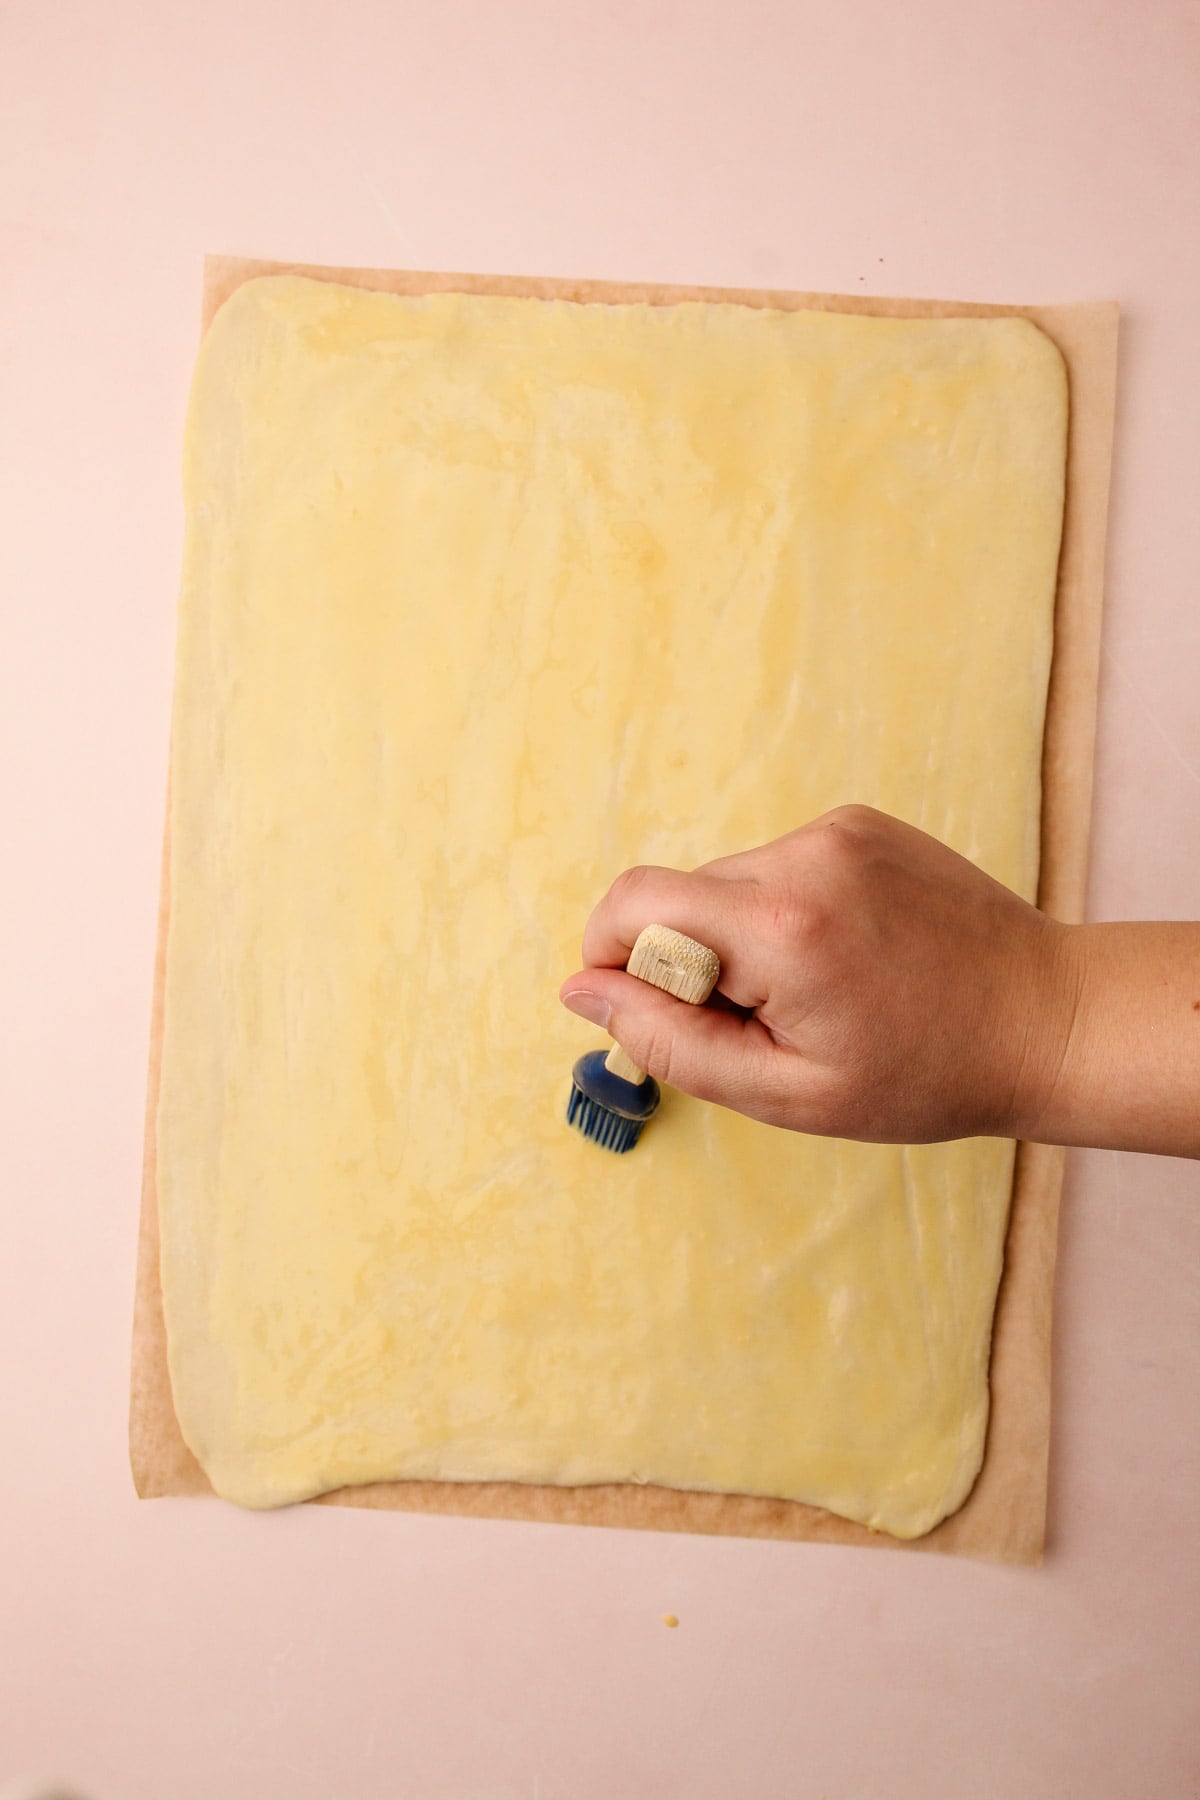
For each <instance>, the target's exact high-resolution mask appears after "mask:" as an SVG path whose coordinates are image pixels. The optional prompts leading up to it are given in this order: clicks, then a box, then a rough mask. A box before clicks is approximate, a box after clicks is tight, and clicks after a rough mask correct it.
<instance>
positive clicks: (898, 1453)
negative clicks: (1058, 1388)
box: [157, 277, 1066, 1537]
mask: <svg viewBox="0 0 1200 1800" xmlns="http://www.w3.org/2000/svg"><path fill="white" fill-rule="evenodd" d="M1065 432H1066V381H1065V372H1064V368H1063V364H1062V361H1061V358H1060V357H1059V354H1058V352H1057V351H1056V350H1055V349H1054V348H1053V346H1052V345H1051V343H1050V342H1049V340H1048V339H1047V338H1045V337H1044V336H1043V335H1042V334H1041V333H1039V332H1038V330H1037V329H1036V328H1035V327H1033V326H1032V325H1030V324H1028V323H1026V322H1024V321H1021V320H1016V319H1013V320H1009V319H988V320H920V321H904V320H894V319H876V318H863V317H848V316H845V315H834V314H820V313H812V312H809V313H792V314H788V313H783V312H768V311H756V310H753V309H750V308H743V307H739V306H725V305H710V304H686V305H680V306H671V307H663V308H654V307H646V306H594V305H592V306H579V305H573V304H570V303H566V302H548V301H538V300H525V299H500V298H482V297H466V296H456V295H441V296H436V297H430V298H424V299H411V298H397V297H394V296H390V295H375V294H368V293H365V292H361V291H358V290H352V289H349V288H342V287H337V286H334V285H331V284H326V283H320V282H313V281H307V280H303V279H300V278H293V277H269V278H264V279H260V280H257V281H253V282H251V283H249V284H248V285H246V286H245V287H243V288H241V289H240V290H239V291H238V292H237V293H236V294H235V295H234V297H233V298H232V299H231V300H230V301H229V302H228V303H227V304H226V305H225V306H224V307H223V308H222V310H221V312H220V313H219V314H218V316H217V318H216V320H215V322H214V324H213V326H212V328H211V330H210V332H209V334H208V336H207V338H206V340H205V343H204V345H203V347H202V350H201V354H200V360H199V364H198V368H197V374H196V379H195V384H194V388H193V394H192V402H191V410H190V415H189V422H188V428H187V443H186V498H187V510H188V534H187V547H186V556H185V571H184V581H183V593H182V600H181V608H180V637H179V652H178V667H177V678H176V701H175V715H174V732H173V750H172V850H171V916H170V935H169V944H168V966H167V994H166V1029H165V1038H164V1046H163V1066H162V1088H161V1100H160V1108H159V1161H158V1171H157V1174H158V1193H159V1207H160V1222H161V1231H162V1277H163V1292H164V1304H165V1314H166V1323H167V1332H168V1344H169V1357H170V1368H171V1377H172V1386H173V1391H174V1396H175V1404H176V1410H177V1412H178V1415H179V1419H180V1423H181V1425H182V1428H183V1431H184V1434H185V1436H186V1438H187V1441H188V1443H189V1445H190V1446H191V1448H192V1449H193V1451H194V1452H195V1454H196V1455H197V1457H198V1458H199V1461H200V1462H201V1464H202V1465H203V1467H204V1469H205V1470H206V1472H207V1474H208V1475H209V1477H210V1479H211V1481H212V1483H213V1485H214V1487H215V1488H216V1490H217V1491H218V1493H221V1494H223V1495H225V1496H227V1497H228V1498H230V1499H233V1500H236V1501H239V1502H241V1503H243V1504H245V1505H249V1506H271V1505H276V1504H280V1503H282V1502H286V1501H290V1500H296V1499H299V1498H302V1497H304V1496H307V1495H311V1494H314V1493H317V1492H320V1491H322V1490H325V1489H328V1488H333V1487H336V1486H340V1485H342V1484H344V1483H353V1482H365V1481H372V1480H376V1479H384V1478H391V1477H413V1476H415V1477H438V1478H445V1479H461V1480H475V1479H488V1478H512V1479H516V1480H523V1481H532V1482H565V1483H587V1482H596V1481H612V1480H616V1481H654V1482H660V1483H664V1484H666V1485H670V1486H675V1487H685V1488H687V1487H691V1488H713V1489H718V1490H727V1491H735V1492H744V1493H751V1494H769V1495H782V1496H788V1497H793V1498H798V1499H803V1500H808V1501H812V1502H815V1503H817V1504H819V1505H823V1506H827V1507H830V1508H831V1509H833V1510H834V1511H836V1512H838V1513H842V1514H844V1515H846V1516H848V1517H850V1518H853V1519H858V1520H861V1521H863V1522H864V1523H868V1524H871V1525H873V1526H876V1527H879V1528H882V1529H884V1530H887V1531H890V1532H893V1533H896V1534H897V1535H900V1536H906V1537H907V1536H912V1535H916V1534H918V1533H921V1532H924V1531H926V1530H928V1529H929V1528H930V1527H931V1526H933V1525H934V1524H935V1523H936V1522H937V1521H938V1520H939V1519H940V1518H941V1517H943V1516H944V1515H945V1514H946V1513H948V1512H950V1511H953V1510H954V1509H955V1508H956V1507H957V1506H958V1505H959V1504H960V1503H961V1501H962V1500H963V1498H964V1497H965V1495H966V1493H967V1492H968V1490H969V1488H970V1486H971V1484H972V1482H973V1480H974V1477H975V1474H976V1472H977V1470H978V1467H979V1464H980V1460H981V1456H982V1449H983V1438H984V1431H985V1425H986V1419H987V1402H988V1389H987V1360H988V1347H989V1337H990V1330H991V1318H992V1309H993V1303H994V1299H995V1294H996V1287H997V1282H998V1278H999V1274H1000V1269H1001V1262H1002V1257H1003V1241H1004V1233H1005V1227H1006V1221H1007V1212H1008V1202H1009V1191H1010V1184H1011V1173H1012V1155H1013V1147H1012V1145H1011V1144H1009V1143H1007V1142H1002V1141H996V1140H973V1141H968V1142H963V1143H956V1144H949V1145H939V1146H927V1147H923V1148H917V1149H905V1148H890V1147H879V1146H863V1145H855V1144H849V1143H843V1142H823V1141H820V1140H814V1139H807V1138H803V1137H800V1136H796V1135H792V1134H789V1133H785V1132H782V1131H775V1130H772V1129H770V1128H768V1127H765V1126H761V1125H756V1124H752V1123H750V1122H748V1121H746V1120H744V1119H742V1118H740V1117H737V1116H735V1115H734V1114H732V1113H728V1112H725V1111H722V1110H720V1109H718V1108H715V1107H709V1106H703V1105H701V1104H698V1103H695V1102H692V1101H690V1100H688V1099H686V1098H685V1097H683V1096H682V1095H679V1094H676V1093H668V1094H667V1096H666V1098H665V1103H664V1105H663V1107H662V1110H661V1112H660V1115H659V1117H658V1118H657V1119H656V1121H655V1122H654V1124H653V1126H652V1127H651V1128H650V1129H649V1130H648V1131H647V1133H646V1136H645V1138H644V1140H643V1142H642V1144H641V1146H640V1147H639V1148H638V1149H637V1150H636V1152H634V1153H633V1154H632V1155H630V1156H628V1157H624V1158H617V1157H614V1156H611V1155H609V1154H608V1153H606V1152H603V1151H601V1150H599V1149H597V1148H595V1147H594V1146H592V1145H590V1144H588V1143H586V1142H585V1141H584V1140H583V1139H582V1138H580V1137H579V1136H578V1135H577V1134H576V1133H574V1132H572V1131H569V1130H568V1129H567V1127H566V1125H565V1123H564V1120H563V1111H564V1107H565V1100H566V1093H567V1085H568V1082H569V1071H570V1068H571V1064H572V1062H573V1061H574V1059H575V1057H576V1056H577V1055H578V1054H579V1053H580V1052H581V1051H582V1050H584V1049H586V1048H589V1047H591V1046H592V1045H593V1044H596V1043H598V1042H600V1041H601V1040H600V1039H599V1038H598V1036H597V1035H596V1034H594V1033H592V1034H589V1032H588V1028H587V1027H586V1026H584V1025H583V1024H582V1023H581V1022H580V1021H579V1020H577V1019H574V1018H572V1017H571V1016H570V1015H569V1014H567V1013H566V1012H564V1011H563V1009H562V1008H561V1007H560V1006H559V1004H558V1001H557V997H556V994H557V986H558V983H559V981H560V980H561V978H562V977H563V976H564V975H565V974H567V973H569V972H570V970H571V969H572V968H574V967H575V966H576V965H577V959H578V940H579V935H580V932H581V929H582V926H583V922H584V919H585V918H586V916H587V913H588V911H589V909H590V907H591V906H592V904H593V903H594V901H595V900H596V899H597V897H598V896H599V894H600V893H601V892H602V891H603V889H604V888H605V887H606V886H607V884H608V882H609V881H610V880H611V878H612V876H613V875H614V874H615V873H616V872H617V871H618V870H619V869H621V868H622V867H624V866H626V865H627V864H629V863H633V862H658V863H666V864H671V865H674V866H680V867H691V866H694V865H695V864H697V863H699V862H701V861H704V860H707V859H708V858H710V857H713V856H716V855H720V854H725V853H728V852H730V851H734V850H738V849H742V848H746V847H748V846H750V845H752V844H756V843H759V842H762V841H764V840H766V839H769V838H771V837H774V836H777V835H778V834H779V833H781V832H783V831H785V830H788V829H790V828H791V827H793V826H794V825H796V824H798V823H802V822H803V821H804V820H806V819H808V818H810V817H812V816H814V815H815V814H818V813H820V812H822V811H824V810H825V809H826V808H828V807H830V806H833V805H836V804H838V803H839V802H842V801H845V800H857V801H864V802H868V803H871V804H873V805H876V806H880V807H883V808H885V809H886V810H888V811H890V812H894V813H897V814H899V815H900V816H901V817H903V818H906V819H909V820H911V821H913V822H914V823H915V824H918V825H920V826H922V827H924V828H925V829H926V830H928V831H931V832H934V833H935V834H937V835H938V836H940V837H943V838H945V839H947V840H948V841H949V842H950V843H951V844H953V845H954V846H955V847H956V848H958V849H960V850H962V851H963V852H964V853H965V854H967V855H969V856H971V857H973V858H974V859H975V860H977V861H978V862H980V863H981V864H982V865H983V866H984V867H985V868H987V869H988V870H990V871H991V872H992V873H993V874H995V875H996V876H998V877H999V878H1000V879H1001V880H1003V881H1005V882H1007V883H1009V884H1010V885H1011V886H1013V887H1015V888H1017V889H1018V890H1020V891H1021V892H1022V893H1024V894H1025V895H1027V896H1030V897H1032V895H1033V894H1034V891H1035V886H1036V876H1037V861H1038V824H1039V760H1040V750H1041V735H1042V720H1043V712H1044V705H1045V695H1046V683H1047V675H1048V670H1049V663H1050V653H1051V643H1052V619H1053V606H1054V592H1055V576H1056V563H1057V555H1058V545H1059V535H1060V526H1061V517H1062V498H1063V471H1064V459H1065ZM664 922H665V923H668V924H669V923H670V920H667V921H664Z"/></svg>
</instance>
